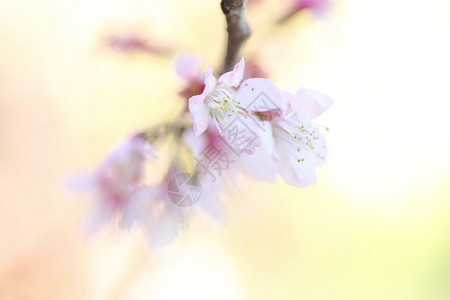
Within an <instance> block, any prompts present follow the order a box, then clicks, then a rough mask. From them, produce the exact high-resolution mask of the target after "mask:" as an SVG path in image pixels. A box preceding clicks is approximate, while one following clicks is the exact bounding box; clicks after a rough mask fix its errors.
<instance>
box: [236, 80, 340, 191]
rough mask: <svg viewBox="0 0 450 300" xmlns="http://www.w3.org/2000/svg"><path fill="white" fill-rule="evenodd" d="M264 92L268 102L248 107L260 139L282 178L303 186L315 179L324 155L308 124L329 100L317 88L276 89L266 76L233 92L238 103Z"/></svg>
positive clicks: (319, 137) (322, 145)
mask: <svg viewBox="0 0 450 300" xmlns="http://www.w3.org/2000/svg"><path fill="white" fill-rule="evenodd" d="M252 93H253V94H260V93H264V94H265V95H266V96H267V97H268V99H270V101H266V102H268V103H267V105H265V106H264V107H259V106H252V107H250V109H251V110H252V111H253V112H254V114H256V115H257V116H259V118H260V120H261V126H262V128H263V130H262V131H261V136H260V137H261V140H262V143H263V145H264V146H265V148H266V149H267V151H268V153H269V154H270V155H271V156H272V158H273V159H274V161H275V162H276V167H277V170H278V172H279V174H280V175H281V177H282V178H283V179H284V180H285V181H286V182H288V183H289V184H292V185H295V186H299V187H305V186H307V185H309V184H313V183H315V182H316V174H315V166H318V165H321V164H322V163H323V162H324V160H325V158H326V155H327V148H326V144H325V139H324V137H323V135H322V134H321V133H320V129H319V128H318V127H317V126H315V125H313V124H312V123H311V119H313V118H316V117H317V116H319V115H320V114H321V113H323V112H324V111H325V110H326V109H328V108H329V107H330V106H331V104H332V100H331V99H330V98H329V97H327V96H325V95H323V94H321V93H319V92H316V91H312V90H306V89H302V90H300V91H299V92H298V93H297V94H296V95H292V94H290V93H288V92H285V91H281V90H279V89H278V88H277V87H276V86H275V85H274V84H273V83H272V82H270V81H268V80H266V79H258V78H253V79H249V80H246V81H244V82H243V83H242V84H241V86H240V88H239V89H238V92H237V94H236V99H238V101H240V102H241V103H244V102H248V101H249V100H248V99H251V97H250V94H252Z"/></svg>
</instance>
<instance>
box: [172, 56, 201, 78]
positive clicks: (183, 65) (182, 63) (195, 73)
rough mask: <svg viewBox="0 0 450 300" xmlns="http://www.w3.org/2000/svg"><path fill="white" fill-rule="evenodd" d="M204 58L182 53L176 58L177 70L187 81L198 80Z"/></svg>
mask: <svg viewBox="0 0 450 300" xmlns="http://www.w3.org/2000/svg"><path fill="white" fill-rule="evenodd" d="M201 66H202V60H201V59H200V57H199V56H195V55H180V56H178V57H177V58H176V60H175V72H176V73H177V75H178V76H179V77H181V78H183V79H185V80H186V81H189V82H190V81H194V80H197V79H198V77H199V75H200V74H201Z"/></svg>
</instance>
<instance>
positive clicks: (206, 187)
mask: <svg viewBox="0 0 450 300" xmlns="http://www.w3.org/2000/svg"><path fill="white" fill-rule="evenodd" d="M200 182H201V183H202V194H201V196H200V199H199V200H198V202H197V204H198V205H199V207H200V208H201V209H202V210H203V211H204V212H205V213H206V214H207V215H208V216H209V217H211V218H212V219H213V220H215V221H218V222H220V223H225V221H226V212H225V208H224V207H223V205H222V202H221V201H220V198H219V194H220V187H222V186H223V182H222V180H220V179H218V180H217V181H216V182H214V183H213V182H211V179H210V178H205V177H201V178H200Z"/></svg>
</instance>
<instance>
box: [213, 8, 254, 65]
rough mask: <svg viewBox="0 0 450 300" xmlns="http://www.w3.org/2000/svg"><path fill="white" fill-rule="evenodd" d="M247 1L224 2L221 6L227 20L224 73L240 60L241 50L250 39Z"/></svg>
mask: <svg viewBox="0 0 450 300" xmlns="http://www.w3.org/2000/svg"><path fill="white" fill-rule="evenodd" d="M246 5H247V0H222V1H221V3H220V6H221V7H222V11H223V13H224V15H225V17H226V18H227V31H228V44H227V52H226V55H225V61H224V64H223V67H222V72H227V71H229V70H231V69H232V68H233V66H234V65H235V64H236V63H237V61H238V59H239V56H238V55H239V50H240V48H241V46H242V44H243V43H244V41H245V40H246V39H248V38H249V37H250V28H249V27H248V23H247V19H246V18H245V7H246Z"/></svg>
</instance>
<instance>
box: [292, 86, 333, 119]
mask: <svg viewBox="0 0 450 300" xmlns="http://www.w3.org/2000/svg"><path fill="white" fill-rule="evenodd" d="M332 104H333V100H332V99H331V98H330V97H328V96H327V95H325V94H322V93H321V92H318V91H315V90H308V89H301V90H299V91H298V92H297V94H296V95H295V98H294V110H295V112H296V113H297V114H298V115H299V116H300V117H303V118H306V119H307V120H311V119H314V118H317V117H318V116H320V115H321V114H322V113H323V112H324V111H326V110H327V109H329V108H330V106H331V105H332Z"/></svg>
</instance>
